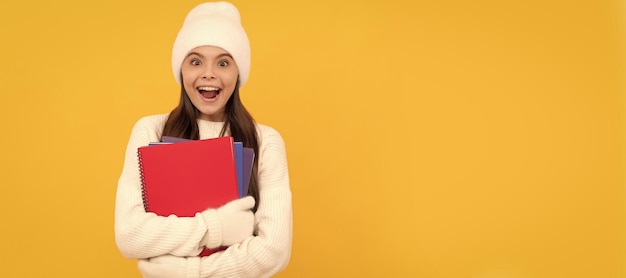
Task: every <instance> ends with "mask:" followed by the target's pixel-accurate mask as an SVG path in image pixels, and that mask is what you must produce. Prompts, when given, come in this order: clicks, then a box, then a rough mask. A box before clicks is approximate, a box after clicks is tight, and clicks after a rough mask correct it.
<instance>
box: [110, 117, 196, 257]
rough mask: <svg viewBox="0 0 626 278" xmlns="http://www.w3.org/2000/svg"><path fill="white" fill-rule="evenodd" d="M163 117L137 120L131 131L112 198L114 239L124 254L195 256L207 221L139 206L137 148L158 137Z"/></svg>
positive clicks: (139, 180)
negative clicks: (162, 212) (163, 213)
mask: <svg viewBox="0 0 626 278" xmlns="http://www.w3.org/2000/svg"><path fill="white" fill-rule="evenodd" d="M163 121H164V117H163V116H160V117H155V116H149V117H145V118H142V119H141V120H139V121H138V122H137V123H136V124H135V126H134V127H133V130H132V132H131V136H130V139H129V142H128V145H127V148H126V154H125V160H124V166H123V169H122V174H121V176H120V178H119V181H118V186H117V194H116V201H115V241H116V243H117V246H118V249H119V250H120V252H121V253H122V254H123V255H124V256H125V257H127V258H149V257H155V256H159V255H165V254H172V255H176V256H195V255H197V254H199V253H200V251H201V250H202V246H200V241H201V239H202V237H204V236H205V234H206V233H207V229H208V228H207V225H206V223H205V222H204V220H203V219H202V217H201V215H200V214H197V215H196V216H195V217H176V216H174V215H172V216H169V217H163V216H157V215H156V214H154V213H148V212H146V211H145V209H144V207H143V199H142V194H141V179H140V174H139V164H138V159H137V148H139V147H141V146H146V145H148V144H149V143H150V142H154V141H158V140H159V137H160V132H161V129H162V122H163Z"/></svg>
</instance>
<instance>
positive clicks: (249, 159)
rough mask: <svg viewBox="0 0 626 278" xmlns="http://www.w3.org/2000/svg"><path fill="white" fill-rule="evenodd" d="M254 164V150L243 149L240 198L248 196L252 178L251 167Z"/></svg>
mask: <svg viewBox="0 0 626 278" xmlns="http://www.w3.org/2000/svg"><path fill="white" fill-rule="evenodd" d="M253 164H254V149H252V148H243V187H242V190H241V192H243V193H242V196H247V195H248V188H249V186H250V177H251V176H252V165H253Z"/></svg>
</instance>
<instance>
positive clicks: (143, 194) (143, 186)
mask: <svg viewBox="0 0 626 278" xmlns="http://www.w3.org/2000/svg"><path fill="white" fill-rule="evenodd" d="M137 161H138V162H139V177H140V179H141V199H142V200H143V208H144V209H145V210H146V212H147V211H148V210H149V209H148V197H147V196H146V181H145V179H144V177H143V160H142V158H141V152H140V151H139V150H137Z"/></svg>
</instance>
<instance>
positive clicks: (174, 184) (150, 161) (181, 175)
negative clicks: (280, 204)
mask: <svg viewBox="0 0 626 278" xmlns="http://www.w3.org/2000/svg"><path fill="white" fill-rule="evenodd" d="M233 143H234V142H233V138H232V137H219V138H213V139H205V140H193V141H185V142H180V143H177V144H163V145H153V146H146V147H140V148H139V149H138V150H137V152H138V158H139V165H140V172H141V176H142V190H143V198H144V206H145V208H146V211H149V212H154V213H156V214H157V215H161V216H168V215H171V214H175V215H177V216H179V217H192V216H194V215H195V214H196V213H197V212H200V211H204V210H206V209H207V208H218V207H221V206H222V205H224V204H226V203H228V202H229V201H232V200H235V199H237V198H238V188H237V173H236V166H235V157H234V149H233ZM224 249H225V247H220V248H219V249H211V250H209V249H206V248H205V249H204V250H203V251H202V253H201V254H200V256H206V255H209V254H211V253H214V252H216V251H219V250H224Z"/></svg>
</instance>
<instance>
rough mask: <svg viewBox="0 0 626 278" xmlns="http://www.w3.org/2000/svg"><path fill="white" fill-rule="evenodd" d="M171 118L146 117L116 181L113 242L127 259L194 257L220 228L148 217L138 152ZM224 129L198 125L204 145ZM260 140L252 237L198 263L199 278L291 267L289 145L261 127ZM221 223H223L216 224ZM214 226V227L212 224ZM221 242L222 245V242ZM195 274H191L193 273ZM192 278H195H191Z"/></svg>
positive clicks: (184, 219)
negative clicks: (257, 197) (167, 255)
mask: <svg viewBox="0 0 626 278" xmlns="http://www.w3.org/2000/svg"><path fill="white" fill-rule="evenodd" d="M167 117H168V114H161V115H153V116H147V117H144V118H142V119H140V120H139V121H138V122H137V123H136V124H135V126H134V127H133V129H132V132H131V136H130V139H129V142H128V145H127V148H126V156H125V160H124V166H123V169H122V174H121V176H120V178H119V181H118V187H117V196H116V206H115V240H116V243H117V246H118V248H119V250H120V251H121V253H122V254H123V255H124V256H125V257H127V258H135V259H144V258H150V257H156V256H160V255H166V254H171V255H174V256H179V257H195V256H196V255H197V254H199V252H200V251H201V250H202V248H203V246H200V245H201V244H200V242H202V240H203V237H205V236H206V235H207V233H208V232H207V231H211V230H212V229H219V228H218V227H219V226H220V224H219V223H214V222H213V221H206V220H205V219H204V218H203V217H202V215H201V214H199V213H198V214H196V215H195V217H176V216H173V215H172V216H169V217H164V216H157V215H156V214H154V213H151V212H146V211H145V210H144V207H143V201H142V195H141V181H140V175H139V166H138V161H137V148H139V147H141V146H146V145H148V144H149V143H150V142H158V141H160V138H161V133H162V131H163V126H164V124H165V121H166V120H167ZM223 125H224V123H220V122H210V121H206V120H198V127H199V130H200V139H208V138H215V137H218V136H219V133H220V131H221V129H222V127H223ZM257 133H258V137H259V140H260V142H259V153H258V154H256V158H255V159H258V180H257V184H258V188H259V200H257V202H259V206H258V209H257V211H256V213H255V217H254V218H255V221H254V222H255V225H254V234H255V235H256V236H251V237H249V238H247V239H245V240H244V241H243V242H241V243H237V244H234V245H232V246H230V247H229V248H228V249H226V250H225V251H223V252H218V253H215V254H212V255H210V256H207V257H203V258H201V259H200V260H193V261H194V262H199V265H198V266H193V268H195V267H198V272H196V273H199V277H269V276H271V275H273V274H275V273H277V272H279V271H281V270H282V269H284V268H285V267H286V265H287V263H288V262H289V258H290V256H291V242H292V208H291V190H290V188H289V174H288V169H287V158H286V152H285V145H284V142H283V139H282V137H281V136H280V134H279V133H278V132H277V131H276V130H274V129H273V128H271V127H269V126H265V125H261V124H257ZM217 221H218V222H219V220H217ZM208 222H212V223H208ZM218 242H219V241H218ZM190 272H193V271H190ZM192 277H193V276H192Z"/></svg>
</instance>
